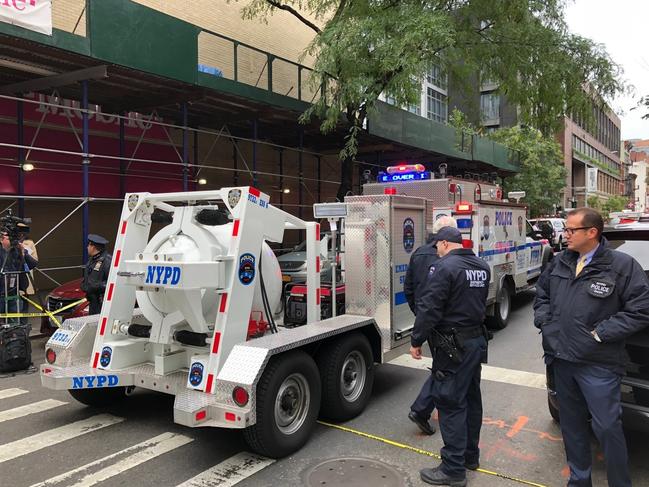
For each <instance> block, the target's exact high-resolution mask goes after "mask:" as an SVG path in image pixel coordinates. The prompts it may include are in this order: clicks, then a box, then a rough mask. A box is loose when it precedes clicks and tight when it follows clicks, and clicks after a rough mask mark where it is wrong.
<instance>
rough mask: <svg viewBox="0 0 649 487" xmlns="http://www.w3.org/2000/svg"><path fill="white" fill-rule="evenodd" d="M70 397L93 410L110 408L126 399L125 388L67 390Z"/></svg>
mask: <svg viewBox="0 0 649 487" xmlns="http://www.w3.org/2000/svg"><path fill="white" fill-rule="evenodd" d="M68 392H69V393H70V395H71V396H72V397H73V398H75V399H76V400H77V401H79V402H80V403H81V404H85V405H86V406H90V407H93V408H105V407H110V406H113V405H115V404H117V403H118V402H120V401H122V400H124V399H126V387H105V388H100V389H69V390H68Z"/></svg>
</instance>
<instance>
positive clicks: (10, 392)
mask: <svg viewBox="0 0 649 487" xmlns="http://www.w3.org/2000/svg"><path fill="white" fill-rule="evenodd" d="M28 392H29V391H26V390H25V389H17V388H14V389H2V390H0V399H8V398H10V397H14V396H20V395H21V394H27V393H28Z"/></svg>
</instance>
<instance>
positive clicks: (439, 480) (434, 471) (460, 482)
mask: <svg viewBox="0 0 649 487" xmlns="http://www.w3.org/2000/svg"><path fill="white" fill-rule="evenodd" d="M419 475H421V480H423V481H424V482H426V483H427V484H432V485H450V486H451V487H465V486H466V477H465V478H460V477H451V476H449V475H446V474H445V473H444V472H442V469H440V468H439V467H437V468H424V469H422V470H420V471H419Z"/></svg>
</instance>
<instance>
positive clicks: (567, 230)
mask: <svg viewBox="0 0 649 487" xmlns="http://www.w3.org/2000/svg"><path fill="white" fill-rule="evenodd" d="M589 228H594V227H575V228H568V227H566V228H564V229H563V233H565V234H566V235H574V234H575V232H576V231H577V230H588V229H589Z"/></svg>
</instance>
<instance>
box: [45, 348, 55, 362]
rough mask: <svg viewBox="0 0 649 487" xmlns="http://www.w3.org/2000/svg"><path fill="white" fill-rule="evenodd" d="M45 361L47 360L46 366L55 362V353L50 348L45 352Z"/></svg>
mask: <svg viewBox="0 0 649 487" xmlns="http://www.w3.org/2000/svg"><path fill="white" fill-rule="evenodd" d="M45 360H47V363H48V364H53V363H54V362H56V352H55V351H54V350H52V349H51V348H48V349H47V350H46V351H45Z"/></svg>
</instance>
